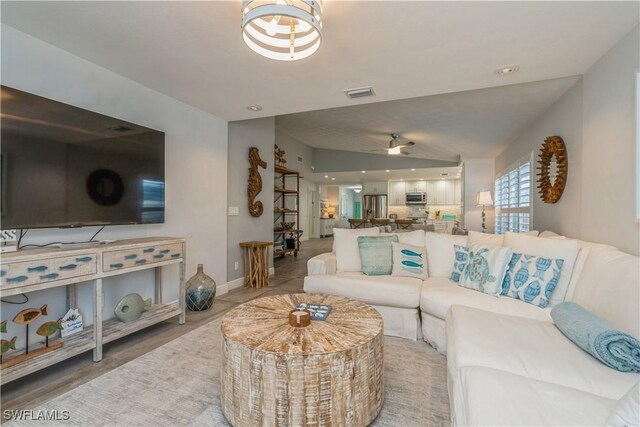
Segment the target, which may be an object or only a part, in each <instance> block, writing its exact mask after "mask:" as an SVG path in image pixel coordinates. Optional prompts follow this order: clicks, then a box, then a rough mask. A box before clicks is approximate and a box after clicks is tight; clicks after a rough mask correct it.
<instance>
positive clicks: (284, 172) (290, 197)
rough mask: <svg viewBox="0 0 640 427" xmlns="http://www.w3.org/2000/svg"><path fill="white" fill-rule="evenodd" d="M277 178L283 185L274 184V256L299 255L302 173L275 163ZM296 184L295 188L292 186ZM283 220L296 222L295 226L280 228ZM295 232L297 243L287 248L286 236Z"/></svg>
mask: <svg viewBox="0 0 640 427" xmlns="http://www.w3.org/2000/svg"><path fill="white" fill-rule="evenodd" d="M274 172H275V179H276V180H278V181H279V182H280V183H281V184H282V186H281V187H277V186H274V189H273V191H274V193H275V194H274V202H273V205H274V209H273V227H274V230H273V245H274V246H273V247H274V249H273V256H274V257H281V256H285V255H286V254H293V256H294V257H297V256H298V251H299V250H300V235H301V234H302V230H300V210H299V209H300V208H299V203H300V173H299V172H298V171H295V170H293V169H289V168H286V167H284V166H279V165H275V167H274ZM293 186H295V189H294V188H292V187H293ZM282 222H294V226H293V228H292V229H289V230H279V229H278V228H279V227H281V224H280V223H282ZM290 234H293V236H294V239H295V245H294V247H293V248H287V246H286V238H287V236H289V235H290Z"/></svg>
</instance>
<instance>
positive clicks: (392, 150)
mask: <svg viewBox="0 0 640 427" xmlns="http://www.w3.org/2000/svg"><path fill="white" fill-rule="evenodd" d="M399 139H400V135H398V134H397V133H392V134H391V141H389V147H387V148H384V149H381V150H371V151H386V152H387V154H389V155H391V156H394V155H398V154H403V155H405V156H408V155H409V154H411V153H410V152H408V151H407V150H406V148H408V147H411V146H414V145H416V143H415V142H413V141H407V142H405V143H402V144H401V143H400V141H399Z"/></svg>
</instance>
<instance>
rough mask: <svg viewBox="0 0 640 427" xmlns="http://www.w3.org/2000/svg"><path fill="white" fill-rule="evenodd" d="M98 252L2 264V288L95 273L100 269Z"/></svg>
mask: <svg viewBox="0 0 640 427" xmlns="http://www.w3.org/2000/svg"><path fill="white" fill-rule="evenodd" d="M96 259H97V255H96V254H89V255H84V254H83V255H77V256H66V257H59V258H49V259H42V260H34V261H24V262H13V263H6V264H4V263H3V264H2V266H1V268H0V285H1V286H2V288H9V287H15V286H29V285H35V284H38V283H45V282H52V281H54V280H63V279H70V278H73V277H78V276H86V275H90V274H95V273H96V272H97V270H98V263H97V261H96Z"/></svg>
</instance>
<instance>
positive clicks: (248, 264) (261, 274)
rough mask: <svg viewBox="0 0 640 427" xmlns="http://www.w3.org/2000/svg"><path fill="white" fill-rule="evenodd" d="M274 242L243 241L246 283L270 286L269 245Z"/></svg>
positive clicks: (247, 285)
mask: <svg viewBox="0 0 640 427" xmlns="http://www.w3.org/2000/svg"><path fill="white" fill-rule="evenodd" d="M271 245H273V243H272V242H255V241H254V242H242V243H240V247H241V248H242V250H243V253H244V285H245V286H246V287H250V288H262V287H265V286H269V260H268V256H269V246H271Z"/></svg>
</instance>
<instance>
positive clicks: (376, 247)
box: [358, 236, 398, 276]
mask: <svg viewBox="0 0 640 427" xmlns="http://www.w3.org/2000/svg"><path fill="white" fill-rule="evenodd" d="M393 242H396V243H397V242H398V236H384V237H383V236H358V249H359V250H360V259H361V261H362V272H363V273H364V274H366V275H368V276H383V275H390V274H391V270H392V269H393V248H392V246H391V244H392V243H393Z"/></svg>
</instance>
